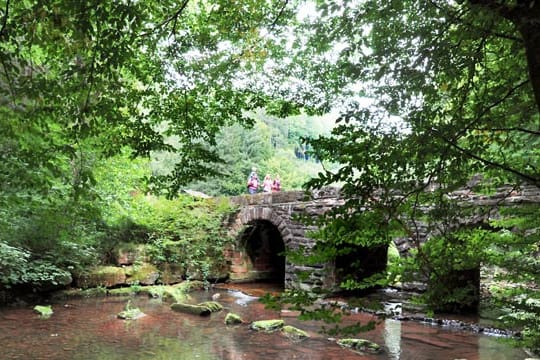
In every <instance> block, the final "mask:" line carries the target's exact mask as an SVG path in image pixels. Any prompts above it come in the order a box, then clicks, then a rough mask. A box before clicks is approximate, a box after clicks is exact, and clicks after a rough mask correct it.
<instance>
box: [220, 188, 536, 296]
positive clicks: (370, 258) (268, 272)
mask: <svg viewBox="0 0 540 360" xmlns="http://www.w3.org/2000/svg"><path fill="white" fill-rule="evenodd" d="M451 196H452V197H454V198H456V199H457V200H459V201H460V202H463V203H470V204H473V205H474V206H478V207H487V206H495V208H496V207H498V206H510V205H516V204H521V203H535V204H540V189H539V188H538V187H536V186H523V187H522V188H521V189H520V190H519V191H515V190H513V189H512V188H510V187H502V188H499V189H497V192H496V193H494V194H493V195H490V196H486V195H479V194H475V193H473V192H472V191H470V190H461V191H456V192H454V193H452V195H451ZM230 200H231V202H232V203H234V204H236V205H237V206H238V207H239V211H238V212H237V213H236V214H235V216H234V217H233V218H232V219H231V221H230V224H229V229H230V232H231V234H232V235H233V236H235V237H236V239H237V241H236V244H235V245H234V247H233V248H231V249H229V250H228V251H227V254H226V257H227V259H228V263H229V264H230V270H229V278H230V280H231V281H254V280H273V281H280V282H284V286H285V288H300V289H306V290H313V289H314V288H323V289H326V290H338V285H339V283H340V282H341V280H342V279H340V274H341V271H340V269H344V268H346V266H347V262H350V261H351V260H352V258H351V259H347V258H342V259H339V258H338V259H336V261H335V262H334V263H326V264H320V265H315V266H305V265H295V264H293V263H290V262H289V261H287V259H286V257H285V256H283V254H282V253H283V251H284V250H297V249H299V248H301V247H303V248H306V249H311V248H312V247H313V246H314V245H315V240H313V239H311V238H309V237H308V233H309V231H310V230H316V228H315V227H313V226H307V225H304V224H303V223H301V222H300V221H298V220H296V219H297V216H304V217H305V216H309V217H316V216H317V215H320V214H322V213H324V212H326V211H328V210H330V209H331V208H334V207H336V206H339V205H342V204H343V203H344V199H343V198H342V197H341V196H340V192H339V189H338V188H324V189H321V190H318V191H314V192H312V193H310V194H306V193H305V192H303V191H286V192H276V193H271V194H264V193H260V194H254V195H242V196H236V197H231V198H230ZM490 216H493V213H490V212H488V213H485V214H483V215H482V216H481V217H480V218H473V219H468V220H467V223H473V224H480V223H482V222H483V223H485V222H486V221H487V220H488V218H489V217H490ZM428 232H429V231H428V230H427V229H425V228H424V229H422V228H421V229H420V232H419V237H420V239H416V240H415V241H413V240H412V239H410V238H396V239H394V243H395V245H396V247H397V249H398V251H399V253H400V255H401V256H405V255H406V254H407V253H408V251H409V250H410V249H411V248H413V247H415V246H416V245H415V244H418V243H420V244H421V243H423V242H425V241H426V239H427V238H428V237H429V233H428ZM352 256H357V257H360V258H361V259H362V262H363V263H365V262H367V266H368V267H371V268H374V269H379V270H381V269H384V267H385V266H386V262H387V249H383V251H378V252H377V251H375V252H370V253H365V252H363V253H362V252H360V253H357V254H352ZM301 274H303V275H301Z"/></svg>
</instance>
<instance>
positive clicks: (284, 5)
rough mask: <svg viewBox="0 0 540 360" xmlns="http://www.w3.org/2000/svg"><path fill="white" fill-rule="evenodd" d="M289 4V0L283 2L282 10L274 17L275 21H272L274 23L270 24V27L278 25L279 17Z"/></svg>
mask: <svg viewBox="0 0 540 360" xmlns="http://www.w3.org/2000/svg"><path fill="white" fill-rule="evenodd" d="M288 4H289V0H285V2H284V3H283V6H282V7H281V10H279V13H278V15H277V16H276V18H275V19H274V21H273V22H272V24H271V25H270V28H271V29H273V28H274V27H275V26H276V25H277V22H278V21H279V18H280V17H281V16H282V15H283V13H284V12H285V8H286V7H287V5H288Z"/></svg>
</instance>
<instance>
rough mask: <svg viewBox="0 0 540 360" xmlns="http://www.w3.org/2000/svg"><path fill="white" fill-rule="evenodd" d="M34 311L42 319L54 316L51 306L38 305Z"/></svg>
mask: <svg viewBox="0 0 540 360" xmlns="http://www.w3.org/2000/svg"><path fill="white" fill-rule="evenodd" d="M34 311H35V312H37V313H38V314H39V316H40V318H42V319H48V318H50V317H51V316H52V314H53V309H52V306H51V305H36V306H34Z"/></svg>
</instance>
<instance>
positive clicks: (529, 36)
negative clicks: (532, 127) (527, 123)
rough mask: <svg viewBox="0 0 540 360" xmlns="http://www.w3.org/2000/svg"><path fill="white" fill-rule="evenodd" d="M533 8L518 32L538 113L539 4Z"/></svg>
mask: <svg viewBox="0 0 540 360" xmlns="http://www.w3.org/2000/svg"><path fill="white" fill-rule="evenodd" d="M534 7H535V8H536V9H535V10H536V11H534V13H532V12H531V14H530V15H531V16H528V17H527V19H526V21H525V22H524V23H522V24H521V26H520V27H519V31H520V32H521V35H522V36H523V42H524V46H525V53H526V54H527V64H528V66H529V78H530V80H531V85H532V87H533V91H534V98H535V100H536V107H537V108H538V112H539V113H540V2H536V5H534ZM531 10H532V9H531ZM533 16H534V17H533Z"/></svg>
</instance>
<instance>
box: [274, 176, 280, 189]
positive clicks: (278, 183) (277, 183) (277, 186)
mask: <svg viewBox="0 0 540 360" xmlns="http://www.w3.org/2000/svg"><path fill="white" fill-rule="evenodd" d="M280 190H281V180H280V179H279V175H276V177H275V178H274V181H273V182H272V191H273V192H276V191H280Z"/></svg>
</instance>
